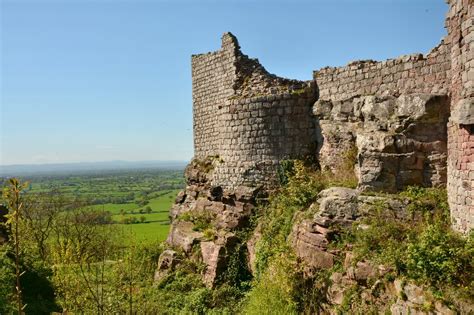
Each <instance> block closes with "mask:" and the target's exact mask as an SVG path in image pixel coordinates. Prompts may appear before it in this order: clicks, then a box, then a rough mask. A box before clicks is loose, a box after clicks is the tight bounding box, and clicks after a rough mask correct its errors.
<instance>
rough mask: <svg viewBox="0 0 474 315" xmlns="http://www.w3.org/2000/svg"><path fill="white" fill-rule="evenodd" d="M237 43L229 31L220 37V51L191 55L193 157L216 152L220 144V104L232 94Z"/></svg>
mask: <svg viewBox="0 0 474 315" xmlns="http://www.w3.org/2000/svg"><path fill="white" fill-rule="evenodd" d="M238 49H239V47H238V44H237V41H236V40H235V38H234V37H233V36H232V35H231V34H228V33H226V34H224V36H223V37H222V48H221V49H220V50H219V51H216V52H212V53H207V54H201V55H193V56H192V58H191V60H192V67H191V68H192V77H193V121H194V154H195V157H196V158H205V157H206V156H211V155H217V154H218V148H219V127H218V123H219V117H218V115H217V112H218V110H219V106H220V105H222V104H223V103H224V102H225V100H226V99H228V98H229V97H230V96H232V95H234V93H235V91H234V90H233V85H234V82H235V81H236V75H235V73H236V69H235V63H236V61H235V58H236V54H235V51H236V50H238Z"/></svg>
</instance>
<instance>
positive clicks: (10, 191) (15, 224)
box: [3, 178, 28, 314]
mask: <svg viewBox="0 0 474 315" xmlns="http://www.w3.org/2000/svg"><path fill="white" fill-rule="evenodd" d="M27 187H28V183H27V182H25V183H21V182H20V181H19V180H18V179H17V178H10V180H9V182H8V186H7V187H6V188H5V189H4V191H3V198H4V199H5V201H6V202H7V207H8V211H9V212H8V214H7V215H6V217H7V222H6V224H7V225H9V226H10V230H11V231H12V234H13V244H14V248H15V277H16V302H17V312H18V314H21V313H22V312H23V310H24V308H25V307H24V306H23V305H22V301H21V285H20V277H21V276H22V274H23V273H22V272H21V270H20V233H19V225H20V219H21V212H22V208H23V197H22V196H21V192H22V191H23V190H24V189H25V188H27ZM25 306H26V305H25Z"/></svg>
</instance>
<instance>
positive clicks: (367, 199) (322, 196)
mask: <svg viewBox="0 0 474 315" xmlns="http://www.w3.org/2000/svg"><path fill="white" fill-rule="evenodd" d="M380 205H383V209H378V210H382V211H383V213H382V215H386V216H390V217H395V218H398V219H404V218H407V217H408V214H407V213H406V211H404V206H405V205H404V203H403V201H400V200H397V199H392V198H388V197H377V196H366V195H363V194H361V192H360V191H359V190H357V189H350V188H343V187H331V188H329V189H326V190H323V191H321V192H320V193H319V195H318V200H317V201H316V202H315V203H314V204H312V205H311V207H310V209H309V210H308V212H309V213H314V215H313V216H312V218H307V219H303V220H301V221H299V222H298V220H297V222H298V223H297V224H295V225H294V226H293V231H292V234H291V236H290V238H291V242H292V246H293V249H294V250H295V254H296V256H297V257H298V258H299V259H300V260H301V261H302V262H303V263H304V264H305V265H306V266H307V267H308V268H309V270H311V269H321V268H323V269H327V268H331V267H332V266H333V265H334V259H335V257H334V256H335V254H336V253H337V251H334V250H330V249H328V246H329V243H330V242H331V241H332V240H334V238H335V236H336V235H337V234H338V233H340V232H341V229H350V228H351V227H352V224H353V223H354V222H356V221H357V220H360V219H361V218H363V217H368V216H371V215H373V212H374V208H375V207H378V208H380Z"/></svg>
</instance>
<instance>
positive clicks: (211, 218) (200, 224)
mask: <svg viewBox="0 0 474 315" xmlns="http://www.w3.org/2000/svg"><path fill="white" fill-rule="evenodd" d="M218 163H220V161H219V158H218V157H209V158H208V159H206V160H204V161H198V160H193V161H192V162H191V163H190V165H189V166H188V167H187V168H186V171H185V177H186V182H187V186H186V189H185V190H183V191H181V192H180V193H179V194H178V196H177V197H176V200H175V204H174V205H173V207H172V209H171V210H170V218H171V221H172V223H171V228H170V232H169V234H168V238H167V240H166V243H167V244H168V246H169V247H171V248H174V249H176V250H180V251H182V252H183V253H184V255H185V256H186V257H188V258H193V259H197V260H199V261H201V262H202V263H204V265H205V268H204V271H203V274H202V276H203V281H204V283H205V284H206V285H208V286H209V287H212V286H213V285H214V284H215V283H216V281H217V280H218V279H219V276H220V275H221V274H222V273H223V272H224V271H225V269H226V266H227V262H228V259H229V257H230V255H231V254H232V253H233V250H234V248H235V246H236V245H237V244H238V243H239V239H238V238H237V237H236V232H237V231H239V230H240V229H242V228H244V227H246V226H247V225H248V223H249V222H248V221H249V217H250V215H251V214H252V210H253V208H254V207H255V205H256V200H257V199H258V198H260V197H262V196H264V194H263V191H262V189H261V187H246V186H239V187H236V188H234V189H223V188H222V187H221V186H213V185H212V183H211V180H210V178H212V173H213V171H214V167H215V165H216V164H218ZM169 257H170V252H169V251H165V252H163V254H162V255H161V256H160V261H159V267H158V271H157V275H156V277H155V279H156V280H157V281H159V280H160V279H161V278H162V277H163V275H164V274H166V272H167V271H169V270H171V269H172V268H173V267H174V264H173V263H168V261H175V259H171V258H169Z"/></svg>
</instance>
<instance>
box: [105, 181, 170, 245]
mask: <svg viewBox="0 0 474 315" xmlns="http://www.w3.org/2000/svg"><path fill="white" fill-rule="evenodd" d="M178 191H179V190H171V191H167V192H165V193H164V194H163V195H162V196H160V197H157V198H153V199H150V200H149V203H148V204H147V205H146V206H145V207H138V206H137V205H136V204H107V205H103V208H104V210H106V211H110V212H112V213H113V214H114V215H113V216H112V218H113V220H114V221H116V222H121V221H122V220H123V219H125V218H133V217H135V218H137V220H140V217H144V222H139V223H133V224H131V223H130V224H118V225H119V226H120V228H121V229H122V230H123V233H124V235H125V237H126V238H127V239H128V240H135V241H139V242H156V241H164V240H165V239H166V236H167V235H168V230H169V216H168V215H169V210H170V208H171V206H172V204H173V202H174V199H175V197H176V194H177V193H178ZM96 207H97V206H96ZM146 207H150V208H151V209H152V212H150V213H146V212H143V213H140V210H143V209H144V208H146ZM122 209H123V210H124V211H126V213H125V214H120V210H122ZM132 212H133V213H132Z"/></svg>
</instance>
